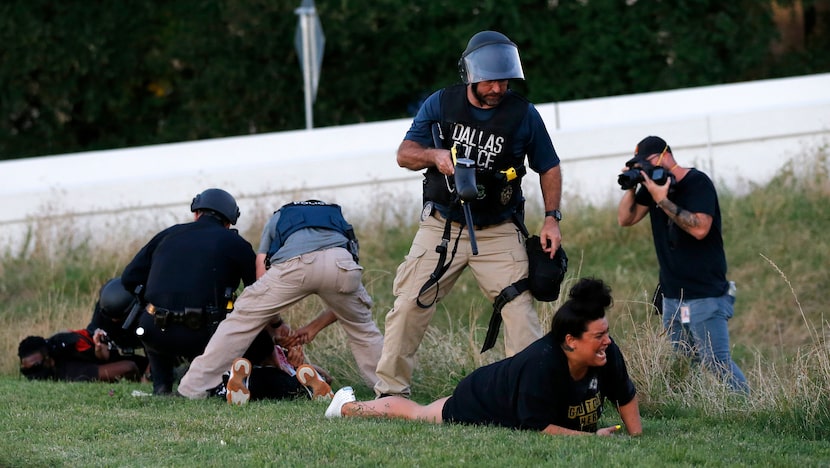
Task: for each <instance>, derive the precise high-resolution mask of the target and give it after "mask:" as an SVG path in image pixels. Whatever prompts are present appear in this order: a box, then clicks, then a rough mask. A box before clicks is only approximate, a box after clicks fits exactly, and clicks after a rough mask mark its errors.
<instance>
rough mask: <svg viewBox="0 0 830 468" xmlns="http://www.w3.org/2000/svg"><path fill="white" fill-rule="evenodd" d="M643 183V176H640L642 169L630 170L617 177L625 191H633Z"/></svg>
mask: <svg viewBox="0 0 830 468" xmlns="http://www.w3.org/2000/svg"><path fill="white" fill-rule="evenodd" d="M642 181H643V176H642V174H640V169H629V170H627V171H625V172H623V173H622V174H620V175H619V176H618V177H617V183H618V184H620V188H622V189H623V190H629V189H633V188H634V187H636V186H637V184H639V183H640V182H642Z"/></svg>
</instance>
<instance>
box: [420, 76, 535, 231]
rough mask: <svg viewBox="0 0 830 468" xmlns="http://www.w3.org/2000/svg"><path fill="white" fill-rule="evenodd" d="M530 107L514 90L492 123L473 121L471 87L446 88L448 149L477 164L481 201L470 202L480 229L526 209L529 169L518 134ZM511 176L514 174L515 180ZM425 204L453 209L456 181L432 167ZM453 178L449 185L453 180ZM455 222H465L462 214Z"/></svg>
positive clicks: (456, 214) (456, 212)
mask: <svg viewBox="0 0 830 468" xmlns="http://www.w3.org/2000/svg"><path fill="white" fill-rule="evenodd" d="M527 106H528V102H527V101H526V100H525V99H524V98H523V97H521V96H519V95H518V94H516V93H513V92H512V91H508V92H507V94H505V96H504V99H503V100H502V102H501V103H500V104H499V105H498V107H496V108H495V110H494V112H493V116H492V118H490V119H489V120H487V121H479V120H476V119H475V118H474V117H473V113H472V110H471V109H470V104H469V102H468V100H467V88H466V86H465V85H457V86H452V87H449V88H446V89H445V90H444V92H443V93H442V94H441V109H442V113H443V115H442V117H441V122H440V126H441V135H442V138H443V141H442V145H443V147H444V148H445V149H450V148H452V147H453V145H455V147H456V156H457V157H458V158H469V159H472V160H473V161H475V162H476V185H477V188H478V197H477V199H476V200H473V201H472V202H470V208H471V210H472V215H473V222H474V223H475V224H476V225H490V224H497V223H500V222H502V221H504V220H506V219H508V218H510V214H511V213H512V212H513V211H514V210H515V209H516V208H517V207H518V206H519V205H520V204H521V202H522V200H523V197H522V176H524V175H525V173H526V172H527V170H526V169H525V166H524V158H525V155H524V154H521V155H515V154H512V153H511V151H512V148H513V143H514V135H515V134H516V130H517V129H518V127H519V125H520V124H521V122H522V120H523V119H524V118H525V115H526V114H527ZM508 173H510V174H511V175H510V176H509V175H508ZM424 177H425V179H424V201H433V202H435V203H437V204H440V205H443V206H445V207H450V206H452V205H453V204H454V202H455V201H456V200H455V199H454V197H455V193H454V188H453V191H452V192H451V191H450V189H448V182H449V187H453V180H452V178H451V177H450V178H447V177H445V176H444V175H443V174H441V173H440V172H439V171H438V169H437V168H435V167H430V168H428V169H427V171H426V172H425V174H424ZM447 179H449V181H448V180H447ZM450 218H452V220H453V221H458V222H460V221H462V220H463V219H464V216H463V213H462V212H461V210H453V212H452V213H451V214H450Z"/></svg>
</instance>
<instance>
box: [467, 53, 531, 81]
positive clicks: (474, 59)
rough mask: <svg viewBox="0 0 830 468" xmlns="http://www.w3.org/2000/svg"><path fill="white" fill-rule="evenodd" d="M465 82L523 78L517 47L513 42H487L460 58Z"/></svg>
mask: <svg viewBox="0 0 830 468" xmlns="http://www.w3.org/2000/svg"><path fill="white" fill-rule="evenodd" d="M461 60H462V67H463V68H462V69H463V70H464V72H465V75H466V76H464V75H462V78H464V82H465V83H466V84H471V83H479V82H481V81H498V80H512V79H520V80H523V79H524V78H525V74H524V71H523V70H522V62H521V60H519V49H517V48H516V46H515V45H513V44H488V45H485V46H483V47H480V48H478V49H476V50H474V51H472V52H470V53H469V54H467V55H465V56H464V57H462V58H461Z"/></svg>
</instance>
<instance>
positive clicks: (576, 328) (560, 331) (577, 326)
mask: <svg viewBox="0 0 830 468" xmlns="http://www.w3.org/2000/svg"><path fill="white" fill-rule="evenodd" d="M613 302H614V300H613V298H612V297H611V288H610V287H609V286H608V285H607V284H605V283H604V282H603V281H602V280H600V279H595V278H582V279H580V280H579V282H578V283H576V284H575V285H574V286H573V287H572V288H571V291H570V292H569V293H568V300H567V301H566V302H565V303H564V304H562V307H560V308H559V310H557V311H556V314H555V315H554V316H553V320H552V321H551V326H550V333H552V334H553V338H554V339H555V340H556V342H557V343H559V344H562V343H564V342H565V337H566V336H568V335H571V336H573V337H574V338H579V337H581V336H582V334H583V333H584V332H585V330H587V329H588V323H590V322H593V321H594V320H598V319H601V318H603V317H605V310H606V309H607V308H608V307H609V306H611V304H613Z"/></svg>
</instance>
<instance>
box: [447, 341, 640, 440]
mask: <svg viewBox="0 0 830 468" xmlns="http://www.w3.org/2000/svg"><path fill="white" fill-rule="evenodd" d="M606 354H607V358H608V361H607V363H606V364H605V365H604V366H602V367H592V368H590V369H589V370H588V373H587V375H586V376H585V377H584V378H583V379H581V380H579V381H574V380H573V378H571V375H570V372H569V371H568V360H567V357H566V356H565V352H564V351H563V350H562V349H561V347H560V346H559V345H558V344H557V343H555V342H554V340H553V337H552V335H551V334H550V333H548V334H547V335H545V336H543V337H542V338H540V339H539V340H537V341H535V342H534V343H532V344H531V345H530V346H528V347H527V348H525V349H524V350H523V351H521V352H520V353H518V354H516V355H515V356H513V357H510V358H507V359H504V360H501V361H498V362H495V363H493V364H490V365H488V366H484V367H481V368H479V369H476V370H475V371H473V373H472V374H470V375H468V376H467V377H465V378H464V379H463V380H462V381H461V382H459V383H458V386H457V387H456V388H455V391H454V392H453V394H452V396H451V397H450V398H449V399H448V400H447V402H446V403H445V404H444V409H443V411H442V418H443V420H444V421H447V422H456V423H464V424H487V425H497V426H503V427H509V428H513V429H528V430H538V431H541V430H543V429H545V428H546V427H547V426H548V425H550V424H553V425H556V426H562V427H566V428H568V429H574V430H578V431H585V432H596V430H597V422H598V421H599V418H600V416H601V415H602V406H603V402H604V399H605V398H608V399H609V400H611V401H612V402H614V403H615V404H616V405H618V406H622V405H625V404H627V403H628V402H630V401H631V400H632V399H633V398H634V395H635V394H636V390H635V388H634V384H633V383H632V382H631V379H630V378H629V377H628V370H627V369H626V366H625V360H624V359H623V356H622V353H621V352H620V349H619V348H618V347H617V345H616V343H614V342H613V340H612V343H611V345H609V346H608V348H607V350H606Z"/></svg>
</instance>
